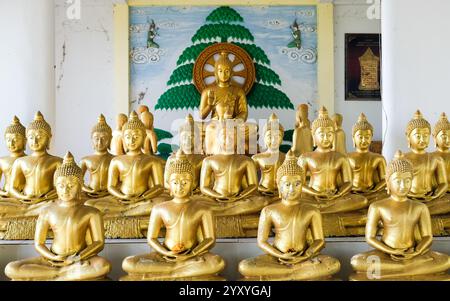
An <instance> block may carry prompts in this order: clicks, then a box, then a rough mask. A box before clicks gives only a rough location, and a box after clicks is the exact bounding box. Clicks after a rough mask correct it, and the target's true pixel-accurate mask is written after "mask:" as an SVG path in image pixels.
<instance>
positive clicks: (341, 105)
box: [334, 0, 382, 151]
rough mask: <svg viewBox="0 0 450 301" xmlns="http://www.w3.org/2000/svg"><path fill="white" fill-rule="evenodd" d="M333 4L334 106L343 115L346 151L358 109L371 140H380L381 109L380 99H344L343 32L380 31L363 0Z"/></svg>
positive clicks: (350, 149) (348, 149) (378, 24)
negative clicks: (368, 126) (368, 125)
mask: <svg viewBox="0 0 450 301" xmlns="http://www.w3.org/2000/svg"><path fill="white" fill-rule="evenodd" d="M334 4H335V6H334V49H335V50H334V77H335V78H334V86H335V100H334V108H335V112H336V113H340V114H342V115H343V116H344V122H343V128H344V131H345V133H346V134H347V151H352V150H353V143H352V137H351V134H352V126H353V124H354V123H355V122H356V121H357V120H358V116H359V114H360V113H361V112H364V113H365V114H366V116H367V119H368V120H369V122H370V123H371V124H372V125H373V127H374V140H381V138H382V121H381V119H382V108H381V101H345V34H346V33H380V32H381V22H380V20H377V19H373V20H370V19H368V18H367V8H368V4H366V0H336V1H334Z"/></svg>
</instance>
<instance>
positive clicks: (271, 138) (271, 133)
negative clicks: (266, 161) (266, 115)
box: [264, 130, 283, 150]
mask: <svg viewBox="0 0 450 301" xmlns="http://www.w3.org/2000/svg"><path fill="white" fill-rule="evenodd" d="M282 141H283V136H282V133H281V132H280V131H275V130H267V131H266V133H265V134H264V143H265V144H266V146H267V148H268V149H271V150H278V149H279V148H280V144H281V142H282Z"/></svg>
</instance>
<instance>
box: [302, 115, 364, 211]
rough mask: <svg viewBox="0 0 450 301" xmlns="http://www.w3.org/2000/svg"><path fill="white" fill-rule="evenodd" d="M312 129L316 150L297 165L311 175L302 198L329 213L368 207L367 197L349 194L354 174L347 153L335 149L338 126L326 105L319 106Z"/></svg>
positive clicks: (304, 155)
mask: <svg viewBox="0 0 450 301" xmlns="http://www.w3.org/2000/svg"><path fill="white" fill-rule="evenodd" d="M311 131H312V134H313V138H314V144H315V146H317V149H316V150H315V151H313V152H308V153H304V154H303V155H301V156H300V157H299V159H298V164H299V165H300V166H301V167H302V168H303V170H305V172H306V173H309V174H310V179H309V183H307V185H305V186H304V187H303V191H304V192H305V197H304V198H303V199H302V201H304V202H308V203H310V204H311V205H313V206H315V207H317V208H319V209H320V211H321V212H322V213H327V214H328V213H342V212H351V211H355V210H359V209H363V208H366V207H367V205H368V201H367V199H366V198H365V197H364V196H362V195H357V194H351V193H350V192H351V189H352V181H353V177H352V170H351V166H350V162H349V158H348V156H347V155H345V154H342V153H340V152H337V151H333V150H332V148H333V141H334V134H335V126H334V122H333V121H332V120H331V118H330V117H329V116H328V111H327V109H326V108H325V107H322V108H321V109H320V111H319V116H318V118H317V119H316V120H314V122H313V124H312V129H311Z"/></svg>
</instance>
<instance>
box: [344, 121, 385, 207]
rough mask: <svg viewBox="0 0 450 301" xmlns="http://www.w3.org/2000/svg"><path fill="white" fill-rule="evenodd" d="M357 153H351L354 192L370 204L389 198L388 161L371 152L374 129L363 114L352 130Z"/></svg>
mask: <svg viewBox="0 0 450 301" xmlns="http://www.w3.org/2000/svg"><path fill="white" fill-rule="evenodd" d="M352 137H353V145H354V146H355V148H356V151H355V152H352V153H349V154H348V157H349V159H350V166H351V168H352V170H353V187H352V192H353V193H356V194H361V195H363V196H365V197H366V198H367V200H368V201H369V203H371V202H374V201H377V200H382V199H384V198H387V197H389V195H388V194H387V193H386V180H385V178H384V177H385V175H386V159H384V157H383V156H382V155H380V154H376V153H373V152H370V151H369V147H370V144H371V142H372V137H373V127H372V125H371V124H370V123H369V122H368V121H367V118H366V116H365V115H364V114H363V113H361V115H360V116H359V118H358V122H356V123H355V124H354V125H353V128H352Z"/></svg>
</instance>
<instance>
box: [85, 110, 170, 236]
mask: <svg viewBox="0 0 450 301" xmlns="http://www.w3.org/2000/svg"><path fill="white" fill-rule="evenodd" d="M145 135H146V133H145V127H144V124H143V123H142V122H141V121H140V120H139V118H138V116H137V114H136V112H132V113H131V114H130V117H129V119H128V121H127V123H126V124H125V125H124V126H123V138H124V143H125V146H126V149H127V153H126V154H125V155H121V156H116V157H114V158H113V159H112V160H111V163H110V166H109V170H108V184H107V185H108V192H109V194H110V196H106V197H102V198H97V199H89V200H87V201H86V205H89V206H93V207H95V208H97V209H99V210H100V211H102V212H103V213H104V214H105V225H106V229H107V231H106V235H107V237H114V238H115V237H121V238H132V237H142V235H143V234H142V232H141V231H143V230H145V229H146V227H147V225H146V224H147V222H148V216H149V214H150V211H151V209H152V207H153V206H154V205H155V204H158V203H160V202H163V201H166V200H168V199H169V196H168V195H165V194H163V189H164V188H163V187H164V186H163V185H164V183H163V166H162V163H161V160H160V159H159V158H158V157H156V156H152V155H145V154H143V153H142V146H143V143H144V139H145Z"/></svg>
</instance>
